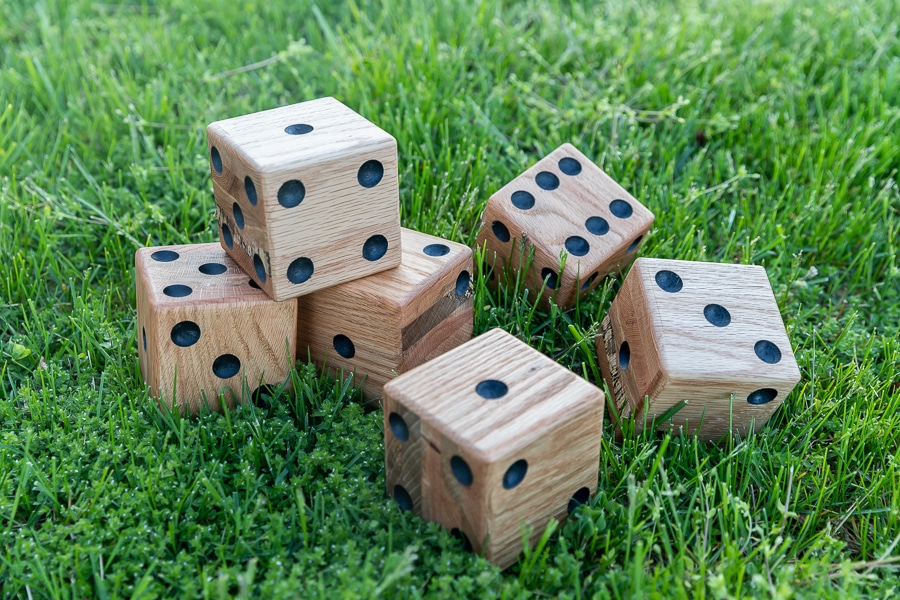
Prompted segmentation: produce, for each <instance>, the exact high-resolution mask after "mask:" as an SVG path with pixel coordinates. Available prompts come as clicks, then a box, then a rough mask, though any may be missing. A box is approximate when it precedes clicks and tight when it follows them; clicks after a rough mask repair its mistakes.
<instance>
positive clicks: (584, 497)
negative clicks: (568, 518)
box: [566, 487, 591, 515]
mask: <svg viewBox="0 0 900 600" xmlns="http://www.w3.org/2000/svg"><path fill="white" fill-rule="evenodd" d="M590 499H591V490H590V489H588V488H586V487H583V488H581V489H579V490H578V491H577V492H575V493H574V494H572V498H571V499H570V500H569V506H568V507H567V509H566V510H567V511H568V513H569V514H570V515H571V514H572V512H573V511H574V510H575V509H576V508H578V507H579V506H581V505H582V504H587V503H588V500H590Z"/></svg>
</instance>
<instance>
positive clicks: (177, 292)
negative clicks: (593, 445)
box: [135, 244, 297, 414]
mask: <svg viewBox="0 0 900 600" xmlns="http://www.w3.org/2000/svg"><path fill="white" fill-rule="evenodd" d="M159 259H161V260H159ZM201 269H202V270H201ZM135 280H136V286H137V294H136V295H137V317H138V325H137V338H138V356H139V360H140V366H141V374H142V375H143V378H144V381H145V382H146V383H147V385H149V386H150V393H151V395H152V396H154V397H157V398H159V399H160V400H161V401H162V402H164V403H166V404H167V405H169V406H170V407H171V406H173V405H174V406H176V407H178V408H180V409H186V410H187V411H188V412H190V413H192V414H196V413H198V412H199V411H200V410H201V409H202V407H203V406H205V405H206V403H208V404H209V407H210V408H211V409H212V410H219V409H220V408H221V407H220V403H219V394H220V392H224V399H225V402H226V404H227V405H228V406H234V403H235V401H236V400H239V399H240V398H241V390H242V381H243V380H244V379H245V380H246V385H247V388H248V391H250V392H253V391H255V390H256V389H257V388H258V387H259V386H260V385H277V384H281V383H283V382H284V381H285V380H286V379H287V377H288V374H289V372H290V368H291V366H292V365H293V363H294V359H295V357H296V336H297V303H296V301H290V302H275V301H273V300H271V299H269V298H268V297H267V296H266V294H265V293H264V292H262V291H261V290H259V289H255V288H253V287H252V286H251V285H250V278H249V277H247V275H246V274H244V273H243V272H242V271H241V270H240V269H239V268H238V266H237V265H236V264H235V262H234V261H233V260H231V259H230V258H229V257H228V255H227V254H226V253H225V251H224V250H223V249H222V248H221V246H219V244H192V245H181V246H159V247H153V248H141V249H139V250H138V251H137V252H136V253H135ZM217 372H218V374H217ZM223 375H224V376H223ZM242 378H244V379H242Z"/></svg>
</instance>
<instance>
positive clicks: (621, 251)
mask: <svg viewBox="0 0 900 600" xmlns="http://www.w3.org/2000/svg"><path fill="white" fill-rule="evenodd" d="M653 220H654V216H653V213H651V212H650V211H649V210H647V209H646V208H645V207H644V206H643V205H641V204H640V202H638V201H637V200H636V199H635V198H634V197H633V196H632V195H631V194H629V193H628V192H627V191H626V190H625V189H624V188H622V186H620V185H619V184H618V183H616V182H615V181H614V180H613V179H612V178H611V177H609V176H608V175H607V174H606V173H604V172H603V170H601V169H600V168H599V167H598V166H597V165H595V164H594V163H593V162H591V161H590V160H589V159H588V158H587V157H586V156H585V155H584V154H582V153H581V152H579V151H578V150H577V149H576V148H575V147H574V146H572V145H571V144H563V145H562V146H560V147H559V148H557V149H556V150H554V151H553V152H551V153H550V154H549V155H547V156H546V157H545V158H543V159H541V160H540V161H538V162H537V163H536V164H535V165H534V166H532V167H531V168H530V169H528V170H527V171H525V172H524V173H522V175H520V176H519V177H517V178H516V179H514V180H513V181H511V182H510V183H508V184H507V185H505V186H504V187H503V188H501V189H500V190H499V191H497V192H496V193H495V194H494V195H492V196H491V197H490V199H489V200H488V203H487V205H486V207H485V210H484V213H483V215H482V226H481V231H480V232H479V234H478V240H477V243H478V245H479V246H482V245H486V246H487V248H488V250H489V251H490V254H489V258H488V260H492V258H493V254H494V253H496V256H497V258H498V259H499V262H500V264H503V265H507V266H509V267H511V268H512V269H514V270H516V269H519V268H521V267H522V265H523V264H524V262H525V261H524V260H523V256H525V257H527V256H528V252H527V249H526V251H525V252H522V251H521V249H520V248H519V244H520V240H522V239H523V236H524V239H525V240H526V248H527V246H528V245H531V244H533V245H534V262H533V263H532V265H531V268H530V269H529V271H528V273H526V275H525V283H526V286H527V287H528V288H529V289H533V290H538V289H540V288H541V287H542V285H543V283H544V281H548V285H547V286H546V288H545V290H544V293H543V299H544V300H545V301H546V300H547V299H548V298H550V297H551V296H552V297H554V298H555V301H556V302H557V304H559V305H560V306H563V307H567V306H571V305H572V304H574V302H575V299H576V296H577V295H578V294H579V293H582V292H584V291H587V290H590V289H591V288H593V287H594V286H596V285H597V284H598V283H599V281H600V280H601V279H602V278H603V277H605V276H606V275H608V274H610V273H612V272H616V271H619V270H621V269H622V268H624V267H625V266H627V265H628V264H629V263H630V262H631V261H632V260H633V259H634V257H635V256H636V255H637V250H638V248H639V247H640V245H641V242H642V241H643V237H644V236H645V235H646V234H647V232H648V231H649V229H650V226H651V225H652V223H653ZM563 252H565V253H566V254H567V255H568V256H567V259H566V264H565V268H564V271H563V272H562V274H560V273H558V272H557V271H558V270H559V259H560V254H561V253H563Z"/></svg>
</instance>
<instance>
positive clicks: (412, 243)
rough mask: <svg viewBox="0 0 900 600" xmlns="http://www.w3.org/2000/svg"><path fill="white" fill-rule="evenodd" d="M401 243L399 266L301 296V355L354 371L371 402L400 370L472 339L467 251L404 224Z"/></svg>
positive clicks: (321, 362) (470, 256)
mask: <svg viewBox="0 0 900 600" xmlns="http://www.w3.org/2000/svg"><path fill="white" fill-rule="evenodd" d="M401 240H402V247H403V251H402V258H401V263H400V266H398V267H397V268H395V269H390V270H388V271H382V272H381V273H377V274H375V275H370V276H368V277H364V278H362V279H357V280H355V281H351V282H348V283H343V284H340V285H337V286H334V287H331V288H328V289H325V290H320V291H317V292H314V293H312V294H308V295H306V296H303V297H301V298H300V299H299V300H298V302H299V325H298V336H299V337H298V341H297V347H298V348H299V352H300V355H301V356H304V355H309V356H310V357H311V358H312V359H313V360H314V361H316V363H317V364H319V365H327V366H328V367H330V368H331V369H333V370H343V371H344V372H345V373H353V374H354V375H355V377H356V378H357V382H358V383H360V384H361V387H362V390H363V394H364V396H365V397H366V399H368V400H374V399H377V398H380V397H381V395H382V386H383V385H384V384H385V383H386V382H387V381H389V380H390V379H392V378H393V377H394V376H396V374H397V373H402V372H405V371H407V370H409V369H411V368H413V367H415V366H417V365H419V364H421V363H423V362H425V361H427V360H429V359H431V358H432V357H434V356H437V355H439V354H441V353H443V352H446V351H447V350H449V349H450V348H454V347H456V346H458V345H459V344H462V343H463V342H465V341H467V340H469V339H470V338H471V337H472V326H473V310H472V307H473V292H472V286H471V276H472V273H473V262H472V249H471V248H469V247H468V246H465V245H463V244H458V243H456V242H451V241H449V240H445V239H441V238H438V237H435V236H431V235H427V234H424V233H420V232H417V231H413V230H411V229H405V228H403V229H402V232H401ZM426 249H428V251H429V252H431V253H432V254H434V255H433V256H430V255H429V254H427V253H426ZM336 336H344V337H346V338H347V340H349V341H350V343H351V344H352V356H347V354H350V353H349V352H347V349H348V348H350V346H349V345H348V344H347V340H344V339H343V338H342V339H341V340H339V341H337V342H336V340H335V338H336ZM341 352H343V355H342V353H341Z"/></svg>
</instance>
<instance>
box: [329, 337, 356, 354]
mask: <svg viewBox="0 0 900 600" xmlns="http://www.w3.org/2000/svg"><path fill="white" fill-rule="evenodd" d="M331 343H332V345H333V346H334V351H335V352H337V353H338V354H340V355H341V356H343V357H344V358H353V357H354V356H356V346H354V345H353V341H352V340H351V339H350V338H348V337H347V336H346V335H344V334H343V333H339V334H337V335H336V336H334V339H333V340H332V341H331Z"/></svg>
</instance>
